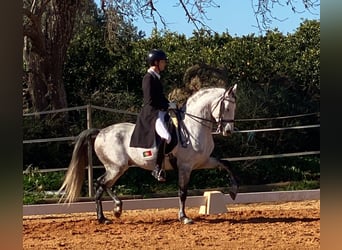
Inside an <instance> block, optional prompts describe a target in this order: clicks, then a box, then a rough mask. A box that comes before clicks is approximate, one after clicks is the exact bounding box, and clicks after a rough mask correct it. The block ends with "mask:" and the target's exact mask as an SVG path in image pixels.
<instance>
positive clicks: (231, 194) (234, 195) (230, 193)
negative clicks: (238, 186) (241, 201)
mask: <svg viewBox="0 0 342 250" xmlns="http://www.w3.org/2000/svg"><path fill="white" fill-rule="evenodd" d="M229 195H230V197H231V198H232V200H233V201H235V199H236V195H237V193H234V192H232V191H230V192H229Z"/></svg>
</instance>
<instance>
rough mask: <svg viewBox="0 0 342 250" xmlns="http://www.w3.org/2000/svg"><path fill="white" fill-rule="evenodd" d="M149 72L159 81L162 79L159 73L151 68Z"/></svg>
mask: <svg viewBox="0 0 342 250" xmlns="http://www.w3.org/2000/svg"><path fill="white" fill-rule="evenodd" d="M147 72H148V73H150V74H151V75H155V76H156V77H158V79H160V75H159V74H158V73H157V72H155V71H154V70H153V69H152V68H149V69H148V70H147Z"/></svg>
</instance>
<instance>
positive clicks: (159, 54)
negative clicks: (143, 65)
mask: <svg viewBox="0 0 342 250" xmlns="http://www.w3.org/2000/svg"><path fill="white" fill-rule="evenodd" d="M160 60H166V61H167V60H168V59H167V55H166V54H165V52H164V51H162V50H160V49H153V50H151V51H150V52H149V53H148V56H147V63H148V64H149V65H150V66H154V62H155V61H160Z"/></svg>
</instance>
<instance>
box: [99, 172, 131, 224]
mask: <svg viewBox="0 0 342 250" xmlns="http://www.w3.org/2000/svg"><path fill="white" fill-rule="evenodd" d="M123 173H124V171H108V170H107V171H106V173H105V174H104V175H103V176H101V177H100V178H98V180H97V189H96V194H95V202H96V214H97V220H98V221H99V223H103V224H110V223H112V221H111V220H109V219H107V218H106V217H105V216H104V214H103V208H102V201H101V199H102V195H103V192H104V191H106V192H107V194H108V195H109V196H110V197H111V198H112V199H113V201H114V205H115V207H114V215H115V217H117V218H118V217H120V215H121V213H122V201H121V200H120V199H119V197H118V196H116V195H115V194H114V193H113V192H112V191H111V187H112V186H113V185H114V183H115V182H116V180H117V179H119V177H120V176H121V175H122V174H123Z"/></svg>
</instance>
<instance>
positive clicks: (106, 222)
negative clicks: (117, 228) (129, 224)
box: [98, 218, 113, 225]
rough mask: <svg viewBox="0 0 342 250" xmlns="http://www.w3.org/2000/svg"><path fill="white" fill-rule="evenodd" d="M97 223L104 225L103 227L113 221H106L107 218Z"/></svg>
mask: <svg viewBox="0 0 342 250" xmlns="http://www.w3.org/2000/svg"><path fill="white" fill-rule="evenodd" d="M98 221H99V223H100V224H104V225H109V224H113V221H112V220H108V219H107V218H103V219H99V220H98Z"/></svg>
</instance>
